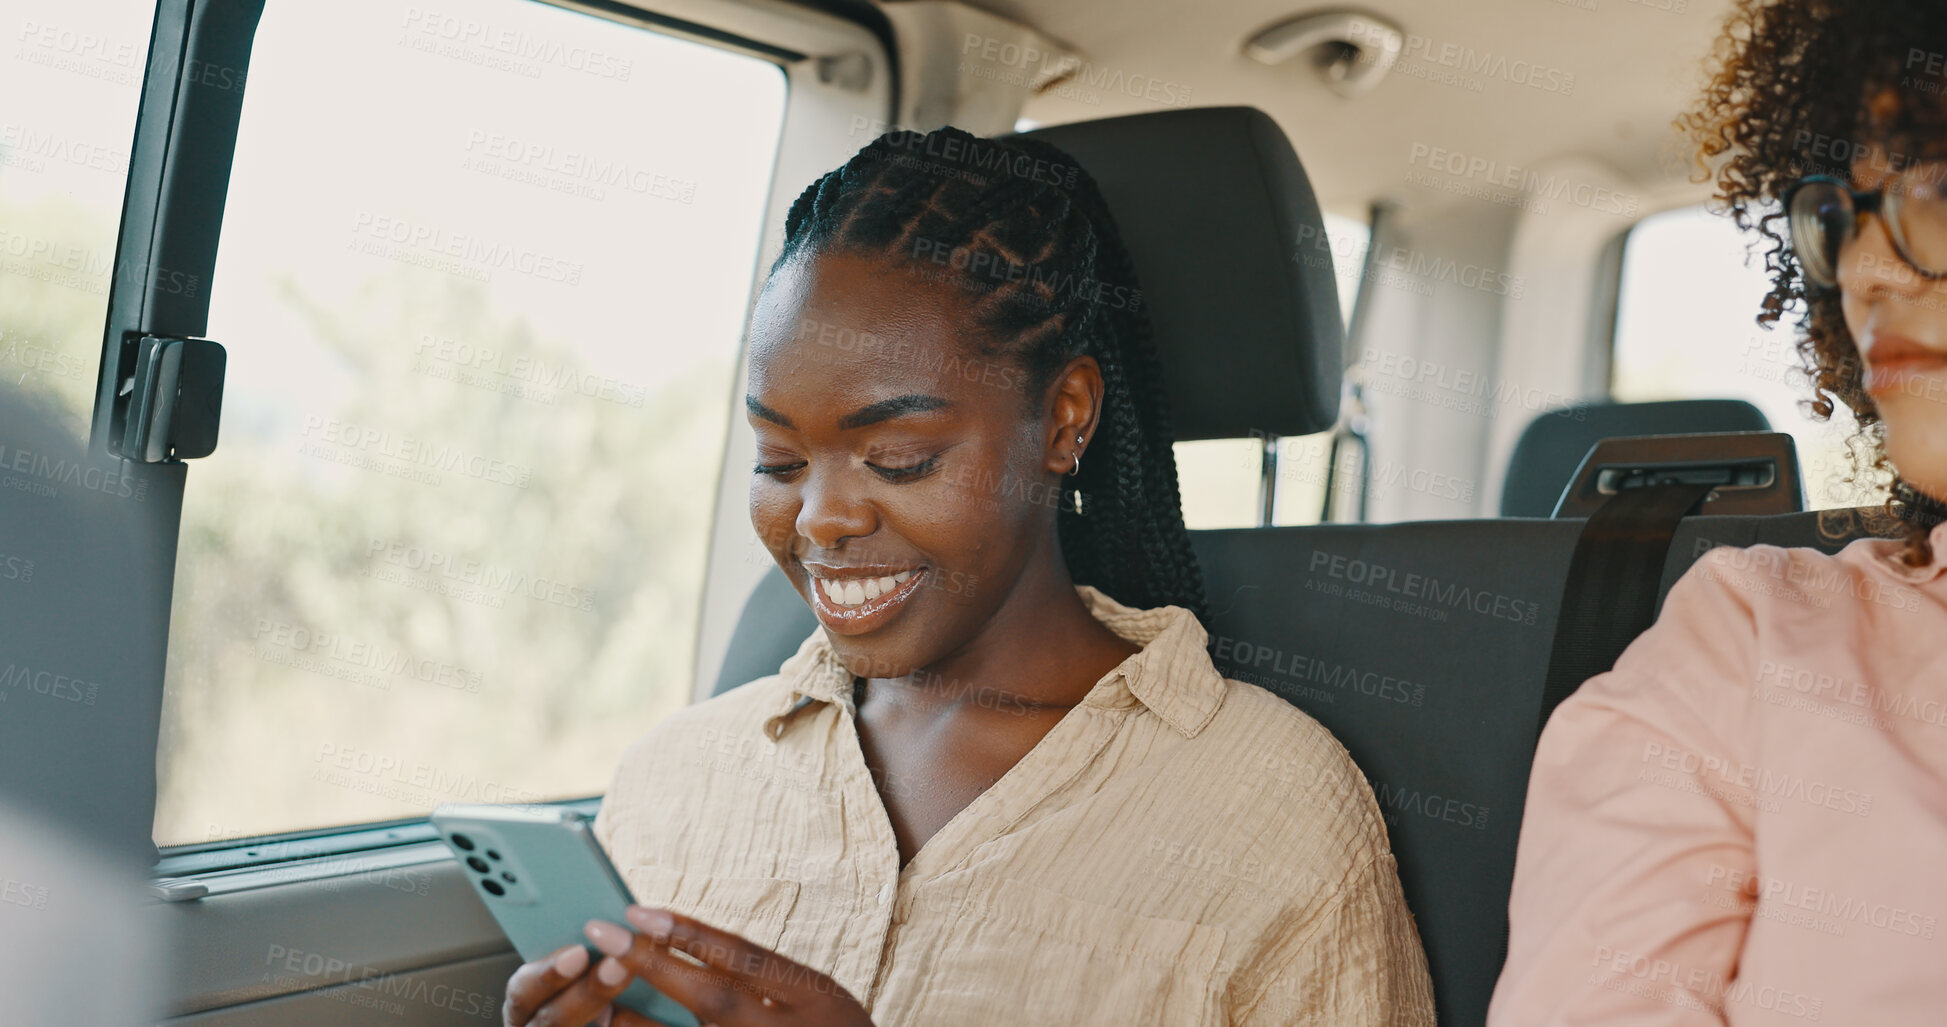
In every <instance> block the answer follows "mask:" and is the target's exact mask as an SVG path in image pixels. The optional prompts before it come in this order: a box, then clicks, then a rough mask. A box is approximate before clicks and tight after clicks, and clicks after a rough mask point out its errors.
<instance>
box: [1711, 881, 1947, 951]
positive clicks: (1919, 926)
mask: <svg viewBox="0 0 1947 1027" xmlns="http://www.w3.org/2000/svg"><path fill="white" fill-rule="evenodd" d="M1704 888H1705V901H1706V902H1709V903H1710V904H1712V905H1715V906H1719V907H1722V908H1728V909H1734V910H1737V911H1739V912H1743V913H1746V914H1748V915H1754V916H1760V917H1764V918H1765V919H1768V920H1775V921H1778V922H1781V923H1786V924H1790V925H1791V926H1794V927H1804V928H1807V929H1809V930H1814V931H1818V932H1819V933H1821V934H1830V935H1835V936H1839V937H1843V936H1844V935H1845V933H1846V925H1847V924H1854V925H1863V926H1867V927H1876V928H1879V929H1880V930H1882V931H1887V932H1890V933H1892V934H1900V935H1905V936H1907V937H1909V938H1919V939H1921V940H1925V941H1931V940H1932V939H1933V936H1934V932H1935V930H1936V929H1937V928H1938V927H1939V925H1940V920H1939V918H1938V917H1935V916H1933V915H1931V914H1928V913H1921V912H1919V911H1917V910H1913V909H1908V908H1906V907H1904V906H1895V905H1892V904H1890V903H1885V902H1869V901H1866V900H1864V899H1860V898H1856V897H1854V896H1849V895H1844V894H1841V893H1839V892H1836V891H1833V890H1832V889H1830V888H1818V887H1812V886H1808V885H1805V884H1802V883H1800V882H1797V881H1793V880H1790V879H1788V878H1783V877H1778V876H1775V875H1772V874H1764V873H1759V872H1758V871H1756V870H1748V869H1743V868H1740V867H1727V866H1725V865H1723V864H1722V863H1712V864H1711V865H1710V869H1709V870H1708V871H1706V872H1705V874H1704Z"/></svg>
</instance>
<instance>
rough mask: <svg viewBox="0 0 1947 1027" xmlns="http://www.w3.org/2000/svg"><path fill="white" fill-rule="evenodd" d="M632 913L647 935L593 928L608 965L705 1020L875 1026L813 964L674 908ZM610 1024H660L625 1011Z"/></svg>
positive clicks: (600, 925)
mask: <svg viewBox="0 0 1947 1027" xmlns="http://www.w3.org/2000/svg"><path fill="white" fill-rule="evenodd" d="M627 917H628V921H629V923H630V925H631V926H633V927H635V928H636V930H637V931H638V932H640V933H631V932H629V931H627V930H624V929H623V928H621V927H618V926H616V925H614V924H610V923H604V922H602V921H593V922H591V923H590V924H589V925H588V938H589V940H590V941H592V942H594V943H595V947H596V948H598V949H601V950H602V951H603V952H605V953H607V954H608V958H606V959H603V960H602V964H603V966H607V965H608V964H610V963H618V964H619V965H621V966H622V967H624V968H626V969H627V970H628V972H629V973H630V974H632V975H633V976H636V977H640V978H642V979H643V980H645V981H648V982H649V983H650V984H651V985H652V986H654V987H655V989H656V990H657V991H660V992H662V993H663V994H665V995H668V996H669V997H670V998H672V999H675V1000H676V1001H677V1002H679V1003H681V1004H682V1005H683V1007H684V1008H686V1009H688V1010H689V1011H690V1012H692V1013H694V1014H696V1018H697V1019H698V1020H699V1021H701V1022H702V1023H704V1024H707V1025H714V1027H783V1025H787V1024H788V1025H791V1027H872V1018H871V1017H870V1016H868V1015H866V1012H865V1007H863V1006H861V1005H859V1003H858V1000H856V999H854V998H853V997H852V996H851V994H850V993H849V992H847V991H846V990H845V989H844V988H841V987H839V985H838V982H837V981H834V980H832V979H831V978H830V977H827V976H825V975H824V974H821V973H819V972H818V971H816V970H813V969H811V968H810V967H808V966H805V965H803V964H800V963H795V962H792V961H791V960H789V959H786V958H784V957H783V956H780V955H778V954H777V953H775V952H772V951H771V950H770V949H767V948H764V947H762V946H759V945H754V944H752V943H751V942H748V941H745V940H744V939H743V938H740V937H738V936H737V935H734V934H731V933H730V932H728V931H720V930H718V929H716V928H714V927H711V926H709V925H707V924H703V923H699V922H697V921H695V920H692V919H690V918H689V917H686V916H679V915H677V914H675V913H671V912H669V911H668V910H663V909H650V908H647V907H643V906H630V907H629V910H628V914H627ZM523 969H525V968H523ZM515 976H516V977H519V976H520V975H519V974H515ZM619 990H620V989H618V993H619ZM510 1001H511V999H510ZM610 1027H655V1025H654V1023H653V1022H652V1021H650V1020H647V1019H644V1018H643V1017H641V1016H638V1015H636V1014H635V1013H631V1012H628V1011H626V1010H617V1011H616V1013H615V1015H614V1019H613V1020H612V1021H611V1022H610Z"/></svg>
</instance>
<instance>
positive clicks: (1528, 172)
mask: <svg viewBox="0 0 1947 1027" xmlns="http://www.w3.org/2000/svg"><path fill="white" fill-rule="evenodd" d="M1406 164H1407V166H1408V167H1411V168H1424V169H1426V170H1427V171H1437V172H1440V173H1441V174H1444V175H1447V176H1449V177H1450V178H1453V179H1459V180H1466V181H1471V182H1480V183H1484V184H1486V185H1489V186H1495V187H1498V188H1501V189H1508V190H1512V191H1513V192H1514V193H1516V194H1517V195H1520V196H1531V197H1534V198H1535V199H1537V200H1542V201H1554V202H1566V203H1569V204H1572V205H1574V206H1577V207H1585V208H1587V209H1589V210H1593V211H1596V212H1598V213H1602V214H1614V215H1617V216H1618V217H1625V218H1631V217H1635V216H1636V212H1637V211H1638V210H1640V209H1641V208H1642V204H1643V201H1642V198H1641V197H1639V196H1636V195H1635V194H1633V193H1624V192H1618V191H1616V190H1614V189H1611V188H1609V187H1608V186H1602V185H1596V184H1594V183H1591V182H1583V181H1578V180H1576V179H1573V178H1569V177H1567V176H1565V175H1556V174H1552V173H1551V174H1546V175H1544V174H1542V173H1540V172H1538V171H1534V170H1532V169H1529V168H1523V167H1521V166H1519V165H1515V164H1503V163H1501V162H1500V161H1497V160H1492V159H1489V158H1486V157H1482V156H1480V155H1478V154H1468V153H1464V152H1462V151H1460V150H1450V149H1447V148H1445V147H1440V146H1431V145H1428V144H1426V143H1414V144H1413V146H1412V149H1411V150H1409V151H1408V152H1407V158H1406ZM1425 177H1426V176H1422V179H1424V178H1425ZM1409 179H1410V180H1414V181H1415V182H1416V184H1421V185H1430V186H1431V187H1432V188H1436V189H1446V191H1450V192H1451V191H1454V190H1452V189H1447V187H1446V186H1444V185H1442V184H1440V183H1439V182H1438V181H1437V180H1435V181H1423V180H1419V179H1411V176H1410V175H1409ZM1527 209H1532V210H1533V211H1534V212H1535V213H1537V214H1546V213H1547V212H1548V206H1547V203H1540V204H1538V205H1536V206H1534V207H1530V208H1527Z"/></svg>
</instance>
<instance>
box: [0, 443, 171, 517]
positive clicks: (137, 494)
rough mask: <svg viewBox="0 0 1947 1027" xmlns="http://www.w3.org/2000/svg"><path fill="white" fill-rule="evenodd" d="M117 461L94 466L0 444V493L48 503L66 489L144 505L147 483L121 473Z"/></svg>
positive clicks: (120, 465) (121, 466) (147, 488)
mask: <svg viewBox="0 0 1947 1027" xmlns="http://www.w3.org/2000/svg"><path fill="white" fill-rule="evenodd" d="M123 466H124V465H123V464H122V462H121V461H107V462H104V463H100V464H97V463H94V462H91V461H88V460H79V459H77V460H70V459H68V458H66V457H57V456H50V455H48V454H46V453H40V452H36V451H34V450H31V449H21V448H20V447H18V446H14V447H9V446H8V445H7V444H6V443H4V442H0V489H12V490H14V491H16V492H25V493H28V494H29V495H35V496H40V497H42V498H44V499H52V498H54V497H55V496H57V495H59V494H60V486H63V485H66V486H71V487H74V488H79V489H82V490H84V491H87V492H98V493H100V494H102V495H104V496H110V497H113V498H116V499H133V500H135V501H136V502H138V503H140V502H144V501H146V500H147V499H148V498H149V483H148V481H147V479H144V478H138V477H135V476H134V475H131V474H128V473H126V472H125V471H124V470H123Z"/></svg>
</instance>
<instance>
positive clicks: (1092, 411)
mask: <svg viewBox="0 0 1947 1027" xmlns="http://www.w3.org/2000/svg"><path fill="white" fill-rule="evenodd" d="M1102 391H1103V386H1102V367H1101V365H1099V364H1097V363H1096V362H1095V358H1094V357H1076V358H1075V359H1073V360H1070V361H1069V362H1068V366H1066V367H1063V368H1062V369H1061V372H1060V373H1059V374H1056V375H1055V380H1054V385H1053V389H1052V390H1051V391H1050V393H1049V396H1048V425H1049V431H1048V437H1047V438H1046V439H1044V440H1043V453H1044V456H1043V460H1042V463H1043V466H1044V467H1045V468H1046V469H1047V470H1048V471H1050V472H1052V473H1056V474H1066V473H1068V472H1069V471H1071V470H1073V469H1075V468H1076V467H1077V466H1079V464H1078V463H1077V461H1078V460H1079V459H1080V457H1081V456H1082V454H1083V452H1084V451H1085V450H1086V449H1087V448H1088V446H1089V444H1090V443H1091V442H1092V441H1093V440H1094V438H1095V427H1096V425H1097V424H1099V423H1100V422H1101V420H1102Z"/></svg>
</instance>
